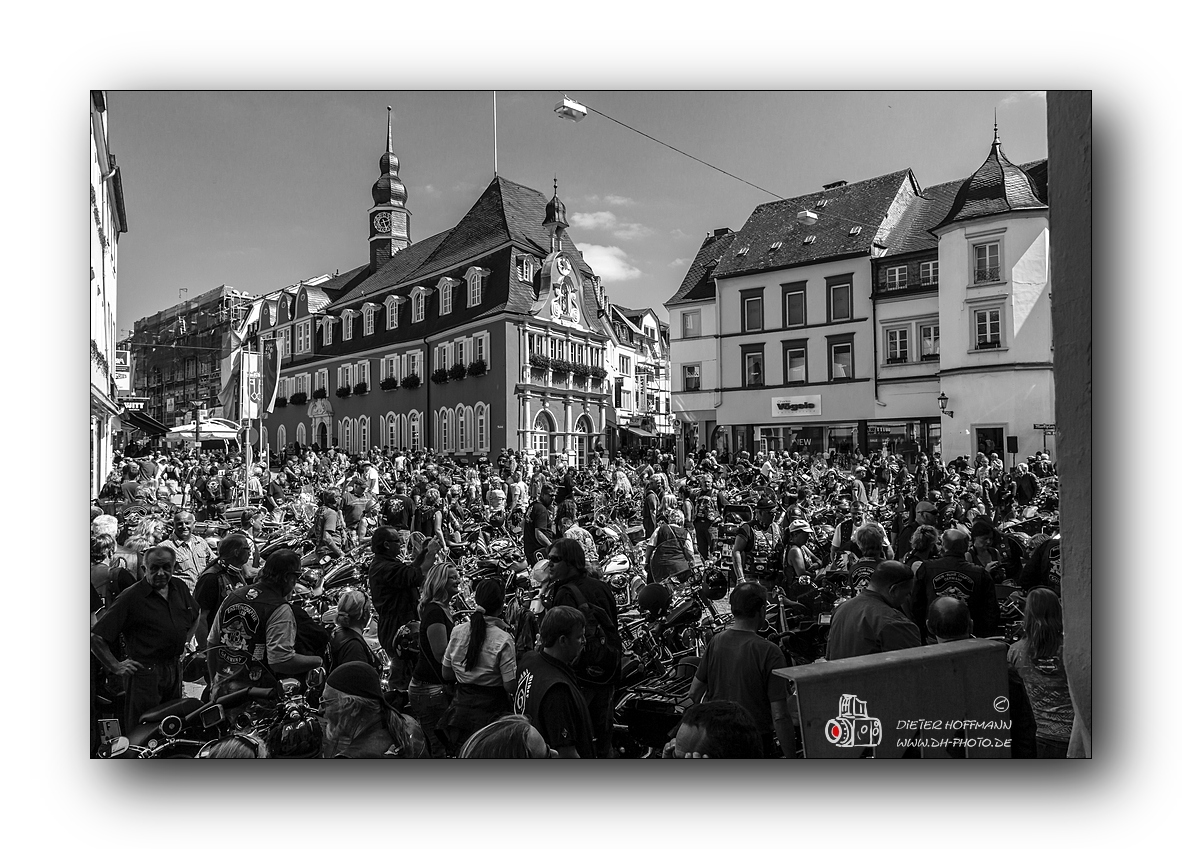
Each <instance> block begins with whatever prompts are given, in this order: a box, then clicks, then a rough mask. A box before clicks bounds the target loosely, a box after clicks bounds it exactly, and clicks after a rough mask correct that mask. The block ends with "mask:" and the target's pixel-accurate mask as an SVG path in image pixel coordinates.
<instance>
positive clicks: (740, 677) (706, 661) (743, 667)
mask: <svg viewBox="0 0 1182 849" xmlns="http://www.w3.org/2000/svg"><path fill="white" fill-rule="evenodd" d="M767 599H768V594H767V590H766V589H764V588H763V587H762V586H761V585H759V584H757V583H755V582H754V581H748V582H745V583H742V584H739V586H737V587H735V589H734V591H733V592H732V593H731V595H730V605H731V613H732V614H734V617H735V618H734V621H733V622H732V623H731V624H730V626H729V627H728V628H727V629H726V630H725V631H723V632H722V633H720V634H717V635H715V637H714V639H712V640H711V641H710V642H709V643H707V644H706V651H705V653H704V654H703V655H702V660H701V662H700V663H699V664H698V669H697V672H696V673H695V674H694V682H693V684H691V685H690V691H689V697H690V701H692V702H693V703H694V704H697V703H698V702H700V701H702V699H703V697H704V698H705V699H706V700H707V701H715V700H718V699H725V700H727V701H732V702H736V703H738V704H740V705H742V706H743V707H744V708H746V709H747V710H748V711H749V712H750V713H751V716H752V718H753V719H754V720H755V727H756V729H757V730H758V731H759V735H760V737H761V739H762V741H763V754H764V755H765V756H773V755H774V754H775V753H776V751H777V749H776V743H777V742H778V743H779V752H780V753H782V754H783V755H784V757H786V758H793V757H796V734H795V731H794V729H793V727H792V718H791V716H790V715H789V713H788V686H787V681H786V680H785V679H784V678H781V677H780V676H778V675H774V674H773V671H774V670H776V669H783V668H784V667H786V666H788V663H787V661H786V660H785V659H784V653H783V652H782V651H781V650H780V649H779V648H777V647H776V646H775V645H774V644H773V643H770V642H768V641H767V640H765V639H764V638H763V637H761V636H760V635H759V634H758V633H756V632H757V631H758V630H759V629H760V628H761V627H763V625H764V610H765V609H766V607H767Z"/></svg>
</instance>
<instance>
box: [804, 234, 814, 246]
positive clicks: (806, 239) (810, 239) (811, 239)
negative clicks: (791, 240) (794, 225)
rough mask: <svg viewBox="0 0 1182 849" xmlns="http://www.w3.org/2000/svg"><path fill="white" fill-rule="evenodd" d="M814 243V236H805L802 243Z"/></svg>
mask: <svg viewBox="0 0 1182 849" xmlns="http://www.w3.org/2000/svg"><path fill="white" fill-rule="evenodd" d="M815 241H817V237H816V236H813V235H808V236H805V237H804V243H805V244H806V245H811V244H812V243H813V242H815Z"/></svg>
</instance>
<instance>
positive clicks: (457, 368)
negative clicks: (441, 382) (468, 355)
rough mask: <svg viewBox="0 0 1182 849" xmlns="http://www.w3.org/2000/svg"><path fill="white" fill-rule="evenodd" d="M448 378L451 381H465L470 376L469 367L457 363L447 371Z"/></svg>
mask: <svg viewBox="0 0 1182 849" xmlns="http://www.w3.org/2000/svg"><path fill="white" fill-rule="evenodd" d="M447 376H448V379H450V380H463V379H464V378H465V377H467V376H468V367H467V366H465V365H464V364H463V363H456V364H455V365H454V366H452V367H451V368H449V369H448V370H447Z"/></svg>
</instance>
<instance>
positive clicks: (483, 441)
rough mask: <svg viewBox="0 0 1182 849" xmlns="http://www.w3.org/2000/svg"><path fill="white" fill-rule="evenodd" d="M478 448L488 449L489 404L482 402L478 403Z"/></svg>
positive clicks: (480, 449) (481, 449) (476, 411)
mask: <svg viewBox="0 0 1182 849" xmlns="http://www.w3.org/2000/svg"><path fill="white" fill-rule="evenodd" d="M475 418H476V450H477V451H482V452H483V451H488V450H489V448H488V405H487V404H485V403H483V402H481V403H479V404H477V405H476V410H475Z"/></svg>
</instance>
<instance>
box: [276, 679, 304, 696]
mask: <svg viewBox="0 0 1182 849" xmlns="http://www.w3.org/2000/svg"><path fill="white" fill-rule="evenodd" d="M279 684H280V686H281V687H282V688H283V695H284V696H294V695H295V694H296V693H298V692H299V691H300V682H299V681H297V680H296V679H295V678H284V679H283V680H282V681H280V682H279Z"/></svg>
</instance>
